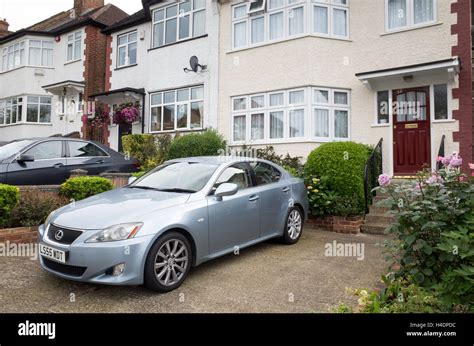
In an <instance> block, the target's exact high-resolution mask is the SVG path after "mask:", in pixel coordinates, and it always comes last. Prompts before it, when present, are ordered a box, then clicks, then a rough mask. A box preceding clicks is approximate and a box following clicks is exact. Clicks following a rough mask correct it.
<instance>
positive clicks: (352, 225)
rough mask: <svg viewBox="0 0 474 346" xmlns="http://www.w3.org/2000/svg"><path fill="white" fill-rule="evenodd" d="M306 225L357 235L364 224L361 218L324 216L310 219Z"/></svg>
mask: <svg viewBox="0 0 474 346" xmlns="http://www.w3.org/2000/svg"><path fill="white" fill-rule="evenodd" d="M307 223H308V224H309V225H311V226H314V227H318V228H323V229H326V230H328V231H331V232H336V233H347V234H358V233H360V227H361V226H362V225H363V224H364V217H363V216H324V217H317V218H316V217H310V218H309V219H308V221H307Z"/></svg>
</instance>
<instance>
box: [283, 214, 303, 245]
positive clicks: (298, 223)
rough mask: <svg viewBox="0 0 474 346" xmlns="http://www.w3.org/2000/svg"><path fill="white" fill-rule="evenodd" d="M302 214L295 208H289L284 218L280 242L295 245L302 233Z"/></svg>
mask: <svg viewBox="0 0 474 346" xmlns="http://www.w3.org/2000/svg"><path fill="white" fill-rule="evenodd" d="M303 220H304V219H303V213H302V212H301V210H300V209H299V208H297V207H294V208H291V209H290V211H289V212H288V215H287V217H286V222H285V226H284V230H283V237H281V240H282V242H283V243H285V244H289V245H292V244H296V243H297V242H298V240H300V238H301V234H302V233H303Z"/></svg>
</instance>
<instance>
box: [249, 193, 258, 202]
mask: <svg viewBox="0 0 474 346" xmlns="http://www.w3.org/2000/svg"><path fill="white" fill-rule="evenodd" d="M259 199H260V196H255V195H254V196H250V198H249V201H250V202H256V201H258V200H259Z"/></svg>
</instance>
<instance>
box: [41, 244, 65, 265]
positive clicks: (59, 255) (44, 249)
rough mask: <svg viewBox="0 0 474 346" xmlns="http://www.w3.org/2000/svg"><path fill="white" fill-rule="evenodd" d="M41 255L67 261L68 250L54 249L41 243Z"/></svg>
mask: <svg viewBox="0 0 474 346" xmlns="http://www.w3.org/2000/svg"><path fill="white" fill-rule="evenodd" d="M39 250H40V255H41V256H43V257H46V258H49V259H51V260H53V261H56V262H60V263H66V252H65V251H61V250H58V249H54V248H52V247H50V246H46V245H43V244H40V246H39Z"/></svg>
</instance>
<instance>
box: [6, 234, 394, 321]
mask: <svg viewBox="0 0 474 346" xmlns="http://www.w3.org/2000/svg"><path fill="white" fill-rule="evenodd" d="M383 240H384V237H383V236H374V235H363V234H361V235H357V236H355V235H345V234H337V233H332V232H327V231H322V230H314V229H308V228H307V229H306V230H305V232H304V234H303V238H302V239H301V241H300V242H299V243H298V244H297V245H294V246H284V245H280V244H279V243H277V242H267V243H264V244H261V245H257V246H255V247H253V248H250V249H246V250H242V252H241V253H240V255H238V256H234V255H229V256H226V257H224V258H221V259H217V260H215V261H212V262H208V263H205V264H203V265H202V266H200V267H198V268H195V269H194V270H193V271H192V272H191V274H190V276H189V277H188V279H187V280H186V281H185V283H184V284H183V285H182V286H181V287H180V288H179V289H178V290H176V291H174V292H171V293H168V294H164V295H160V294H156V293H153V292H150V291H148V290H146V289H145V288H143V287H109V286H97V285H90V284H82V283H74V282H69V281H66V280H62V279H59V278H56V277H54V276H53V275H50V274H48V273H46V272H44V271H43V270H41V268H40V267H39V264H38V263H37V262H35V261H31V260H29V259H25V258H11V257H9V258H5V257H3V258H0V312H7V313H11V312H17V313H28V312H116V313H118V312H123V313H129V312H137V313H142V312H149V313H155V312H165V313H166V312H224V313H226V312H328V309H329V307H330V306H334V305H336V304H338V303H339V302H345V303H348V304H352V305H355V304H356V299H355V298H354V297H352V296H351V295H350V294H348V293H346V290H345V288H346V287H352V288H359V287H367V288H373V287H375V285H376V284H377V282H378V281H379V278H380V276H381V275H382V274H383V273H384V272H385V269H386V263H385V262H384V260H383V255H382V246H381V244H382V243H383ZM334 241H336V242H337V243H359V244H364V247H365V248H364V250H365V251H364V259H363V260H357V258H355V257H328V256H326V253H325V251H326V249H325V246H326V244H333V242H334Z"/></svg>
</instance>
